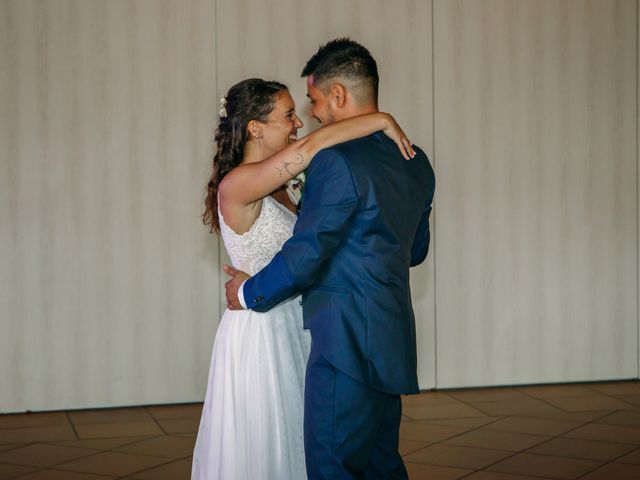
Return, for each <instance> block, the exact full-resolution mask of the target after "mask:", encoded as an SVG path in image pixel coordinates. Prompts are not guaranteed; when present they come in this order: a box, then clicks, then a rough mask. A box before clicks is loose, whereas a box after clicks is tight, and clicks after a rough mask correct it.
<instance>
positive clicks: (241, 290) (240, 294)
mask: <svg viewBox="0 0 640 480" xmlns="http://www.w3.org/2000/svg"><path fill="white" fill-rule="evenodd" d="M245 283H247V281H246V280H245V281H244V282H242V283H241V284H240V288H239V289H238V301H239V302H240V305H242V308H244V309H245V310H246V309H247V302H245V301H244V284H245Z"/></svg>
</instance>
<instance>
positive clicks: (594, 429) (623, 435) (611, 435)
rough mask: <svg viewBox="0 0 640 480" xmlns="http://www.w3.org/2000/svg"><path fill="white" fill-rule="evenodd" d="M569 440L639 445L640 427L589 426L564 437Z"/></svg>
mask: <svg viewBox="0 0 640 480" xmlns="http://www.w3.org/2000/svg"><path fill="white" fill-rule="evenodd" d="M564 436H565V437H570V438H582V439H585V440H601V441H603V442H613V443H630V444H634V445H640V427H628V426H624V425H603V424H595V423H592V424H589V425H585V426H583V427H580V428H577V429H575V430H572V431H570V432H568V433H566V434H565V435H564Z"/></svg>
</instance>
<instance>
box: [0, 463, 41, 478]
mask: <svg viewBox="0 0 640 480" xmlns="http://www.w3.org/2000/svg"><path fill="white" fill-rule="evenodd" d="M35 470H36V469H35V468H32V467H23V466H21V465H4V464H0V480H6V479H8V478H15V477H17V476H18V475H24V474H27V473H30V472H33V471H35Z"/></svg>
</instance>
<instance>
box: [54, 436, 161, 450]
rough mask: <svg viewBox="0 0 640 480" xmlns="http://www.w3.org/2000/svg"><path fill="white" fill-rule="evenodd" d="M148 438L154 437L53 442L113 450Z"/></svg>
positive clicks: (67, 445) (69, 445) (68, 445)
mask: <svg viewBox="0 0 640 480" xmlns="http://www.w3.org/2000/svg"><path fill="white" fill-rule="evenodd" d="M149 438H155V437H151V436H144V437H116V438H94V439H87V440H67V441H64V442H54V444H55V445H62V446H65V447H78V448H94V449H96V450H113V449H114V448H117V447H122V446H124V445H129V444H130V443H135V442H139V441H140V440H148V439H149Z"/></svg>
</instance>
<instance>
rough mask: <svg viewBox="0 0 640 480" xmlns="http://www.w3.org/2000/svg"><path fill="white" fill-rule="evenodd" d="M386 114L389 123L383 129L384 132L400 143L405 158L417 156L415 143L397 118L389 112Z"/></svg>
mask: <svg viewBox="0 0 640 480" xmlns="http://www.w3.org/2000/svg"><path fill="white" fill-rule="evenodd" d="M384 115H385V117H386V124H387V126H386V128H385V129H384V130H382V131H383V132H384V134H385V135H386V136H387V137H389V138H390V139H391V140H393V141H394V142H396V145H398V148H399V149H400V153H402V156H403V157H404V158H405V160H409V159H410V158H413V157H415V156H416V152H415V150H414V149H413V145H412V144H411V141H410V140H409V139H408V138H407V136H406V135H405V133H404V132H403V131H402V129H401V128H400V125H398V122H396V120H395V118H393V117H392V116H391V115H389V114H388V113H385V114H384Z"/></svg>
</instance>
